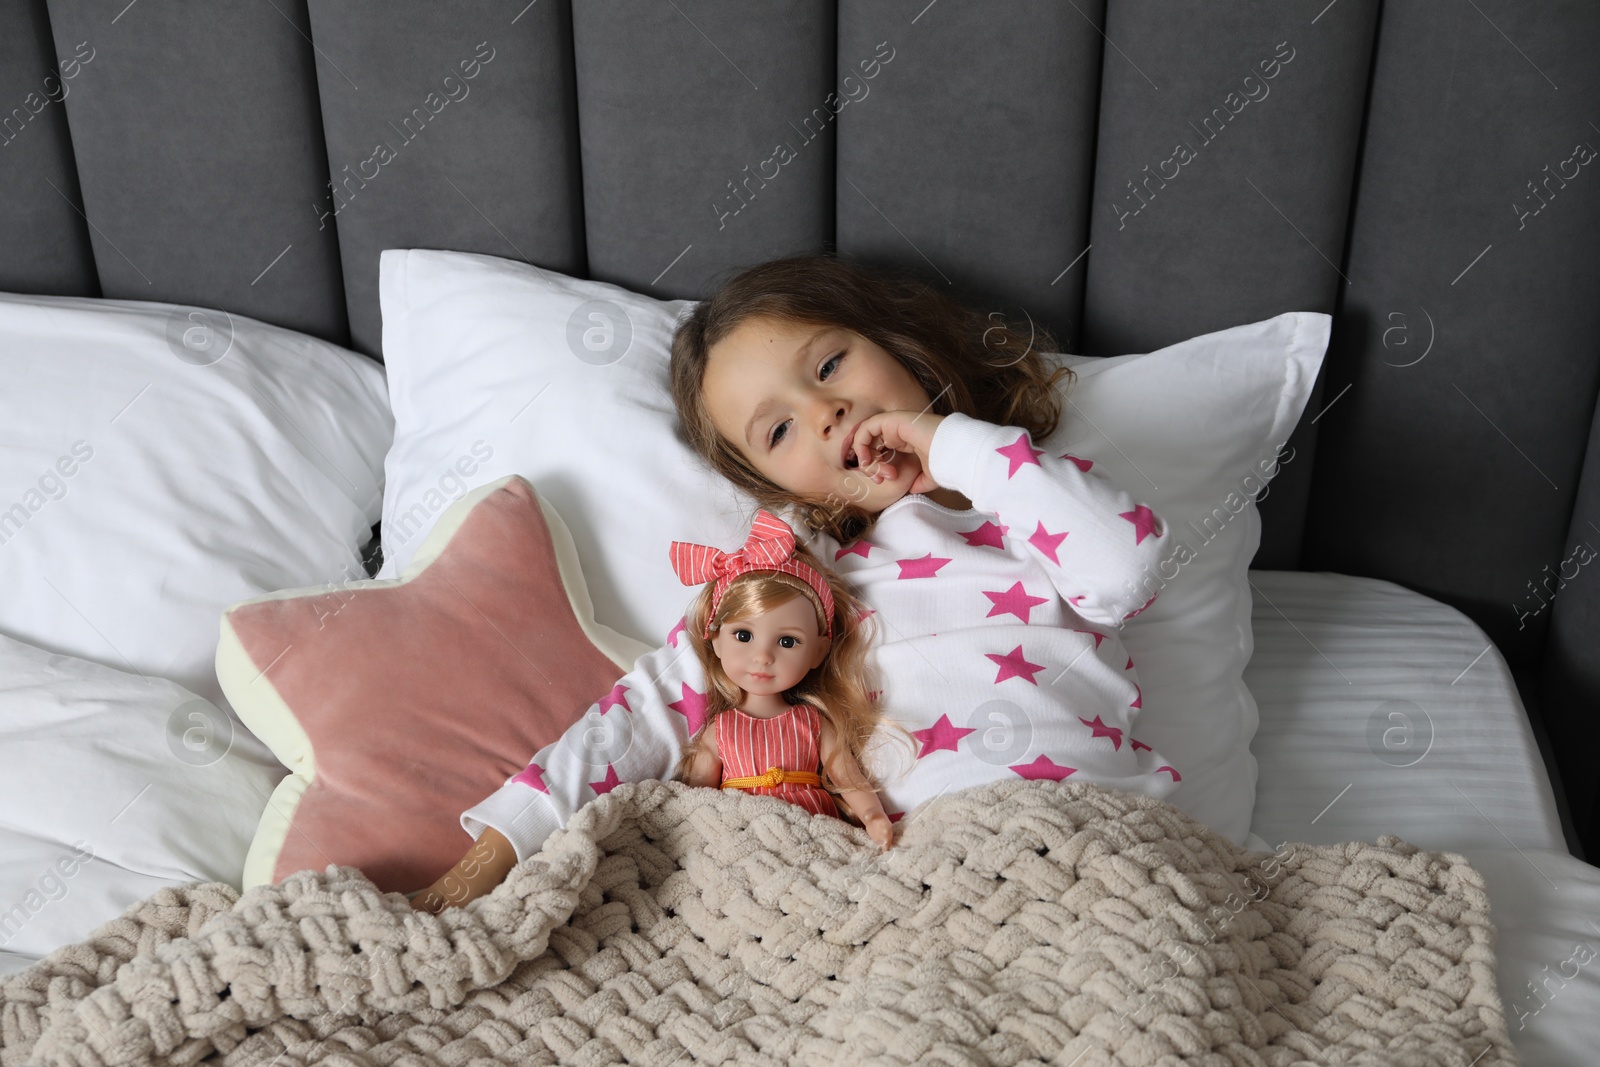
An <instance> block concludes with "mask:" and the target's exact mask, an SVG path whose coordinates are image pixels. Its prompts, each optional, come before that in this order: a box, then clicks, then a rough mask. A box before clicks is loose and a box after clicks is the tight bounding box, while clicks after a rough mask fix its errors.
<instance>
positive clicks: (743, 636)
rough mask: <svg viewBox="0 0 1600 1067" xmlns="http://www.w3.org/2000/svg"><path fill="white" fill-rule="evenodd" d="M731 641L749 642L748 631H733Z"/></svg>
mask: <svg viewBox="0 0 1600 1067" xmlns="http://www.w3.org/2000/svg"><path fill="white" fill-rule="evenodd" d="M733 639H734V640H735V641H749V640H750V631H749V630H735V631H733Z"/></svg>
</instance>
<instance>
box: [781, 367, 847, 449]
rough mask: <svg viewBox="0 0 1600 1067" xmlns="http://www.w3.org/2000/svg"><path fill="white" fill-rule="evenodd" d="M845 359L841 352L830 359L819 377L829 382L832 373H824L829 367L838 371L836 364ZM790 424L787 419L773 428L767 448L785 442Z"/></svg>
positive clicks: (818, 374)
mask: <svg viewBox="0 0 1600 1067" xmlns="http://www.w3.org/2000/svg"><path fill="white" fill-rule="evenodd" d="M843 358H844V353H843V352H840V353H837V354H836V355H834V356H833V357H832V358H830V359H829V360H828V362H826V363H824V364H823V365H822V366H821V367H820V368H819V369H818V370H817V377H819V378H821V379H822V380H823V381H827V380H828V379H829V378H830V377H832V374H831V373H827V374H825V373H823V372H824V371H827V369H828V368H829V367H834V370H838V368H837V367H835V366H834V365H835V364H836V363H838V362H839V360H841V359H843ZM788 424H789V420H788V419H785V420H784V421H783V422H780V423H778V425H776V426H774V427H773V428H772V432H771V433H770V434H768V435H767V447H768V448H772V447H773V446H775V445H776V444H777V443H778V442H779V441H781V440H783V428H784V427H785V426H787V425H788Z"/></svg>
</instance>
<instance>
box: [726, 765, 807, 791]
mask: <svg viewBox="0 0 1600 1067" xmlns="http://www.w3.org/2000/svg"><path fill="white" fill-rule="evenodd" d="M785 782H797V783H800V784H803V785H821V784H822V778H821V776H819V775H818V774H817V772H815V771H791V770H786V769H784V768H783V767H768V768H767V769H766V771H765V772H763V773H761V774H756V775H752V776H750V777H748V778H729V779H727V780H726V781H724V782H723V783H722V788H724V789H760V788H763V787H765V788H768V789H770V788H772V787H773V786H775V785H782V784H783V783H785Z"/></svg>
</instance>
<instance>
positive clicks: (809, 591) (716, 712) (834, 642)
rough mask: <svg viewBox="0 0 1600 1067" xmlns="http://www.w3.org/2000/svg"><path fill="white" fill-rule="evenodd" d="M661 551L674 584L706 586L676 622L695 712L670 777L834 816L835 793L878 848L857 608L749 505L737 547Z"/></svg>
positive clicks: (883, 844)
mask: <svg viewBox="0 0 1600 1067" xmlns="http://www.w3.org/2000/svg"><path fill="white" fill-rule="evenodd" d="M671 556H672V566H673V570H674V571H676V572H677V575H678V577H679V578H680V579H681V580H682V581H683V582H684V584H685V585H693V584H695V583H698V582H704V583H706V585H705V588H704V589H702V590H701V592H700V595H699V596H698V597H696V598H695V600H694V602H693V603H692V604H691V605H690V607H689V610H688V612H687V613H686V614H685V619H684V634H685V637H686V638H687V639H688V640H689V642H690V644H691V645H692V646H693V647H694V650H695V654H696V655H697V656H699V658H700V663H701V666H702V667H703V668H704V669H705V677H706V690H707V692H706V719H705V722H704V723H703V724H702V725H701V727H700V729H699V730H698V731H697V732H696V733H695V736H694V737H692V738H690V739H689V743H688V746H687V747H686V748H685V750H684V753H683V757H682V759H681V760H680V761H679V764H678V772H677V775H676V777H677V779H678V780H679V781H685V782H687V783H688V784H690V785H696V786H712V787H715V786H720V787H721V788H723V789H743V790H747V791H749V792H751V793H755V794H761V795H767V796H776V797H779V798H781V799H783V800H787V801H788V802H789V803H791V804H795V805H797V806H799V807H802V808H804V809H806V810H807V811H809V812H811V813H812V814H814V815H831V816H834V817H836V818H837V817H840V810H839V807H838V806H836V804H835V802H834V798H833V796H832V795H831V794H832V793H834V792H837V793H838V794H839V799H840V800H841V801H842V802H843V805H844V807H845V809H846V810H847V811H848V812H849V813H851V814H853V815H854V816H855V818H856V819H857V820H859V821H860V823H861V825H862V827H863V828H864V829H865V830H866V831H867V835H868V836H869V837H871V838H872V840H873V841H875V842H876V843H877V844H878V846H879V848H880V849H887V848H889V847H890V845H891V844H892V842H893V838H894V827H893V825H892V824H891V823H890V821H889V817H888V815H886V814H885V813H884V810H883V804H882V802H881V801H880V800H879V798H878V793H877V789H876V787H875V786H874V784H873V782H872V780H871V779H870V778H869V777H868V775H866V774H865V773H864V772H863V771H862V769H861V753H862V751H863V749H864V748H865V746H866V744H867V742H868V740H869V739H870V738H871V737H872V735H873V733H874V731H875V730H876V728H877V727H878V726H879V725H880V723H882V722H883V720H881V719H880V717H879V715H878V713H877V710H876V709H875V708H874V706H873V703H872V699H871V696H870V695H869V693H868V691H867V681H866V654H867V648H868V645H869V644H870V633H869V630H868V627H867V621H868V620H867V617H866V616H867V613H866V612H865V611H863V610H862V609H861V607H860V605H859V604H858V602H857V601H856V599H855V597H854V596H852V595H851V593H850V592H849V589H848V587H847V586H845V584H844V583H843V581H842V580H841V579H839V578H838V577H837V576H836V575H832V574H829V573H826V572H825V571H824V569H823V568H822V567H821V565H820V564H818V563H817V561H816V558H815V557H814V556H812V554H811V553H810V552H809V551H808V550H806V549H805V548H804V547H803V546H799V545H797V544H796V542H795V536H794V532H793V530H791V529H790V527H789V526H788V524H786V523H785V522H784V521H783V520H782V519H780V518H778V517H777V516H775V515H773V514H772V513H771V512H769V511H759V512H757V513H756V518H755V523H754V525H753V526H752V528H751V531H750V536H749V539H748V540H746V542H745V544H744V547H743V548H742V549H740V550H739V551H737V552H722V551H719V550H717V549H715V548H712V547H710V546H709V545H697V544H691V543H688V542H684V541H674V542H672V548H671ZM885 725H889V726H891V728H892V725H893V724H885ZM901 732H904V731H901ZM907 740H909V737H908V738H907ZM819 771H820V773H819Z"/></svg>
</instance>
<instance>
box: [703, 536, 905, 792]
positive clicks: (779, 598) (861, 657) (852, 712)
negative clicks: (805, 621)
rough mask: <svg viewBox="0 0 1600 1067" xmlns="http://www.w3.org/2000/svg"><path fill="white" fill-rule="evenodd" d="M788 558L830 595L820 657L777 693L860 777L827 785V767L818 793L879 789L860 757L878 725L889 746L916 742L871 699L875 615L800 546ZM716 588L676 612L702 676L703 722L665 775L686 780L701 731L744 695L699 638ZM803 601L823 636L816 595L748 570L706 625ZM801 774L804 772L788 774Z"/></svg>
mask: <svg viewBox="0 0 1600 1067" xmlns="http://www.w3.org/2000/svg"><path fill="white" fill-rule="evenodd" d="M794 554H795V556H796V557H797V558H799V559H802V560H804V561H805V562H806V563H809V564H810V565H811V566H813V567H815V568H816V570H817V573H819V574H821V575H822V577H823V579H824V580H825V581H826V582H827V583H828V588H829V590H830V591H831V592H832V593H833V644H832V646H831V647H830V648H829V649H828V654H827V656H826V657H825V658H824V659H823V661H822V662H821V663H820V664H819V665H818V666H817V667H815V668H814V669H812V670H811V671H809V672H808V673H807V674H806V676H805V677H804V678H802V679H801V680H800V681H799V682H797V683H795V684H794V685H793V686H792V687H791V688H789V689H787V690H785V691H784V693H783V699H784V700H785V701H786V702H787V703H790V704H808V705H810V706H811V707H813V708H815V709H816V710H817V714H819V715H821V716H822V717H823V718H825V719H826V720H827V721H828V722H829V723H831V724H832V725H833V728H834V730H835V732H837V734H838V736H839V740H840V742H841V743H843V744H844V745H846V746H847V747H848V749H849V751H850V755H851V756H853V757H854V758H855V762H856V766H857V767H860V768H861V771H862V773H863V774H864V775H865V776H866V781H862V782H837V783H836V782H833V781H832V780H831V779H830V777H829V775H828V771H827V768H826V767H824V768H823V769H822V772H821V775H822V785H823V788H824V789H826V790H828V792H830V793H838V792H840V791H841V790H843V789H871V790H874V791H876V790H877V789H879V788H881V783H880V782H879V781H878V780H877V777H876V776H875V775H874V774H873V773H872V772H871V771H870V770H869V769H868V768H867V766H866V761H865V760H864V759H863V754H864V753H865V751H866V748H867V744H868V742H869V741H870V740H871V739H872V738H873V736H874V734H875V733H876V732H877V730H878V728H879V727H880V726H883V727H885V728H886V733H887V734H888V735H890V736H893V737H894V738H895V740H896V741H904V742H905V743H907V744H908V745H909V746H910V750H911V752H913V753H914V752H915V746H916V742H915V740H914V739H913V738H912V737H911V735H910V734H908V733H906V731H905V729H904V727H901V726H900V725H898V724H897V723H894V722H893V721H891V720H888V719H885V718H884V717H883V715H882V714H881V712H880V711H879V710H878V706H877V702H876V701H875V700H873V698H872V696H871V690H870V689H869V687H868V679H867V653H868V651H869V650H870V648H871V646H872V641H873V639H874V638H875V637H876V636H877V626H876V616H873V615H868V614H866V609H865V606H864V605H863V604H862V603H861V601H860V600H859V599H858V598H857V597H856V596H855V594H854V593H852V592H851V591H850V587H849V586H848V585H846V584H845V582H844V580H843V579H841V578H840V577H839V576H838V575H837V574H836V573H834V572H833V571H832V570H831V569H829V568H827V567H824V566H823V565H822V563H821V562H820V561H819V560H818V559H817V558H816V556H815V555H814V554H813V553H812V552H811V551H810V550H809V549H807V548H806V546H805V545H803V544H797V545H795V550H794ZM715 584H716V583H714V582H707V583H706V585H705V586H704V588H702V589H701V590H700V593H699V595H698V596H696V597H695V598H694V600H693V601H692V602H691V603H690V605H689V610H688V611H687V612H685V614H684V630H683V633H684V639H685V640H687V641H688V642H689V643H690V645H691V646H692V647H693V648H694V651H695V655H696V656H698V657H699V659H700V666H701V668H702V669H703V670H704V672H705V678H706V717H705V721H704V722H703V723H702V724H701V726H700V729H699V730H697V731H695V734H694V736H693V737H691V738H690V739H689V742H688V744H687V745H686V746H685V747H684V751H683V756H682V758H681V759H679V761H678V767H677V771H676V772H675V773H674V775H673V777H674V779H675V780H677V781H680V782H682V781H687V780H688V776H689V769H690V768H691V767H692V766H693V764H694V758H695V756H696V755H697V754H698V753H699V752H700V750H701V748H702V747H703V744H704V740H705V737H706V733H707V731H708V730H712V729H715V726H716V721H717V718H718V717H719V716H720V715H721V714H722V713H723V712H725V711H728V710H729V709H731V708H736V707H738V706H739V703H740V700H741V699H742V697H743V696H744V691H743V690H742V689H740V688H739V687H738V686H737V685H735V684H734V683H733V680H732V679H730V678H729V677H728V675H727V673H726V672H725V671H724V670H723V669H722V661H721V660H719V659H718V658H717V652H716V649H714V648H713V647H712V646H711V641H710V640H709V639H707V638H706V637H704V636H703V635H704V634H705V632H706V617H707V615H708V614H709V613H710V611H711V594H712V590H713V588H714V586H715ZM797 596H801V597H805V598H806V600H807V601H809V602H810V604H811V608H812V612H813V614H814V615H815V617H816V622H817V633H818V635H819V637H820V635H821V634H823V633H825V632H827V625H828V621H827V617H826V615H824V614H823V609H822V601H821V600H820V599H818V597H817V594H816V591H815V590H814V589H812V588H811V586H809V585H807V584H806V582H805V581H804V580H802V579H800V578H796V577H795V576H794V575H791V574H786V573H784V572H782V571H775V570H755V571H750V572H748V573H746V574H741V575H740V576H739V577H737V578H735V579H734V580H733V581H732V582H731V583H730V584H729V585H728V587H727V589H726V590H725V591H724V592H723V594H722V599H721V601H719V602H718V604H717V612H716V617H715V618H713V619H712V620H711V633H712V635H713V636H715V635H716V634H717V633H718V632H719V631H720V630H721V628H722V627H723V626H725V625H728V624H730V623H734V622H739V621H741V620H744V619H752V618H755V617H757V616H759V615H762V614H765V613H766V612H768V611H771V610H773V609H774V608H778V607H781V606H782V605H784V604H787V603H788V602H789V601H791V600H793V599H794V598H795V597H797ZM792 769H795V770H805V769H807V768H803V767H802V768H792Z"/></svg>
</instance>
